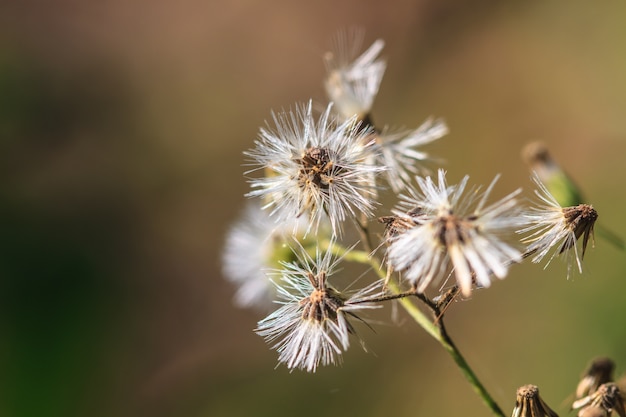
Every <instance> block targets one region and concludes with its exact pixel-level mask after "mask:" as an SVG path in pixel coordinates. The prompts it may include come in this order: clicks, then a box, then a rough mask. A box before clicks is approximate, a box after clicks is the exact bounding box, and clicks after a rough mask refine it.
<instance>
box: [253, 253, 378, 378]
mask: <svg viewBox="0 0 626 417" xmlns="http://www.w3.org/2000/svg"><path fill="white" fill-rule="evenodd" d="M295 252H296V253H297V255H298V259H297V261H295V262H290V263H283V269H282V270H280V271H274V273H273V274H272V276H273V278H274V279H275V280H276V281H275V282H276V285H277V288H278V294H279V297H280V301H279V303H280V304H282V306H281V307H280V308H279V309H278V310H276V311H275V312H273V313H272V314H270V315H269V316H268V317H266V318H265V319H263V320H261V321H260V322H259V323H258V327H257V329H256V333H257V334H259V335H260V336H262V337H263V338H264V339H265V340H266V341H267V342H268V343H272V344H273V346H272V348H274V349H276V350H277V351H278V361H279V363H282V364H284V365H286V366H287V368H289V369H296V368H297V369H303V370H306V371H309V372H315V370H316V369H317V367H318V366H319V365H329V364H338V363H340V362H341V355H342V353H343V352H344V351H346V350H347V349H348V347H349V344H350V343H349V335H350V334H351V333H352V334H354V333H355V331H354V328H353V326H352V324H351V323H350V319H351V318H356V319H358V320H360V321H363V319H362V318H361V317H359V316H358V313H359V312H361V311H363V310H367V309H372V308H377V307H378V306H377V305H376V304H373V303H371V302H368V297H370V296H372V295H375V294H376V293H380V285H381V283H380V281H376V282H375V283H374V284H372V285H370V286H368V287H366V288H364V289H362V290H360V291H356V292H353V293H351V294H350V293H344V292H340V291H338V290H336V289H335V288H334V287H332V286H331V285H330V283H329V278H331V276H332V275H333V273H334V272H335V270H336V267H337V265H338V263H339V262H340V260H341V259H340V258H339V259H336V258H333V255H332V254H331V252H330V251H327V252H325V253H324V254H322V253H320V251H319V250H318V251H317V254H316V257H315V259H313V258H311V257H310V256H309V255H308V254H307V252H306V251H305V250H304V249H302V248H299V249H297V248H296V249H295Z"/></svg>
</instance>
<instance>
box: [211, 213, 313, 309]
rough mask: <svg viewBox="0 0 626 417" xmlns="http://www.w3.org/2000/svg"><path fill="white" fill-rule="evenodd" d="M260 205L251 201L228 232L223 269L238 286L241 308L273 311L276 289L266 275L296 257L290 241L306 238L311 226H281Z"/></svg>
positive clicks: (237, 299) (295, 220) (293, 223)
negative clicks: (290, 238) (294, 238)
mask: <svg viewBox="0 0 626 417" xmlns="http://www.w3.org/2000/svg"><path fill="white" fill-rule="evenodd" d="M256 203H257V202H254V203H253V202H250V203H249V204H248V205H247V206H246V208H245V210H244V211H243V212H242V213H241V215H240V216H239V217H238V219H237V220H236V221H235V222H234V223H233V225H232V226H231V227H230V229H229V230H228V233H227V234H226V239H225V244H224V250H223V252H222V268H223V273H224V277H225V278H226V279H227V280H229V281H231V282H232V283H233V284H235V285H236V287H237V292H236V293H235V297H234V302H235V304H236V305H237V306H238V307H242V308H251V307H252V308H257V309H260V310H265V311H269V309H270V307H271V306H272V305H273V302H272V301H273V300H274V298H275V296H276V287H275V286H274V285H273V284H272V283H271V281H270V280H269V278H268V277H267V276H266V273H265V272H266V271H267V270H268V269H270V268H278V267H279V266H280V263H279V262H281V261H283V262H289V261H292V260H293V259H294V258H295V255H294V254H293V252H292V250H291V247H290V246H289V245H287V244H286V242H287V241H288V238H289V237H292V236H297V237H299V238H301V239H302V236H303V234H304V232H305V231H306V228H307V225H306V224H305V222H304V221H303V219H302V218H300V219H298V218H292V219H289V220H287V221H285V222H282V223H279V224H277V223H276V222H274V220H273V219H270V217H269V216H268V213H267V211H265V210H262V209H261V207H260V205H259V204H256Z"/></svg>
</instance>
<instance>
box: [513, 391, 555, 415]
mask: <svg viewBox="0 0 626 417" xmlns="http://www.w3.org/2000/svg"><path fill="white" fill-rule="evenodd" d="M543 416H548V417H558V414H557V413H555V412H554V411H553V410H552V409H551V408H550V407H548V405H547V404H546V403H545V402H544V401H543V400H542V399H541V397H540V396H539V388H537V386H536V385H524V386H523V387H520V388H518V390H517V398H516V400H515V408H514V409H513V414H512V417H543Z"/></svg>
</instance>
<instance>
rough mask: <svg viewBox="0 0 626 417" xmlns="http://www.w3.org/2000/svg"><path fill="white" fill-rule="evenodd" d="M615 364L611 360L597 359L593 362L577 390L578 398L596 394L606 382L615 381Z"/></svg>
mask: <svg viewBox="0 0 626 417" xmlns="http://www.w3.org/2000/svg"><path fill="white" fill-rule="evenodd" d="M614 369H615V362H613V361H612V360H611V359H609V358H604V357H602V358H596V359H594V360H592V361H591V363H590V364H589V366H588V367H587V370H586V371H585V374H584V375H583V377H582V379H581V380H580V382H579V383H578V387H577V388H576V398H577V399H578V398H582V397H585V396H587V395H589V394H592V393H594V392H595V391H596V390H597V389H598V387H599V386H600V385H602V384H604V383H606V382H611V381H613V370H614Z"/></svg>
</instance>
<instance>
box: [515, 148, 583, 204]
mask: <svg viewBox="0 0 626 417" xmlns="http://www.w3.org/2000/svg"><path fill="white" fill-rule="evenodd" d="M522 159H524V162H526V164H528V166H529V167H530V169H531V170H532V171H534V172H536V173H537V176H538V177H539V178H540V179H541V182H543V183H544V184H545V186H546V188H547V189H548V190H549V191H550V193H551V194H552V195H553V196H554V198H556V201H558V202H559V204H560V205H561V206H562V207H567V206H575V205H577V204H580V203H582V202H583V199H582V195H581V193H580V190H579V189H578V187H577V186H576V184H574V182H573V181H572V180H571V178H569V176H568V175H567V174H566V173H565V171H563V170H562V169H561V167H560V166H559V165H558V164H557V163H556V161H555V160H554V159H552V156H551V155H550V152H548V148H547V146H546V145H545V144H543V143H541V142H531V143H529V144H528V145H526V146H525V147H524V149H523V150H522Z"/></svg>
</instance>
